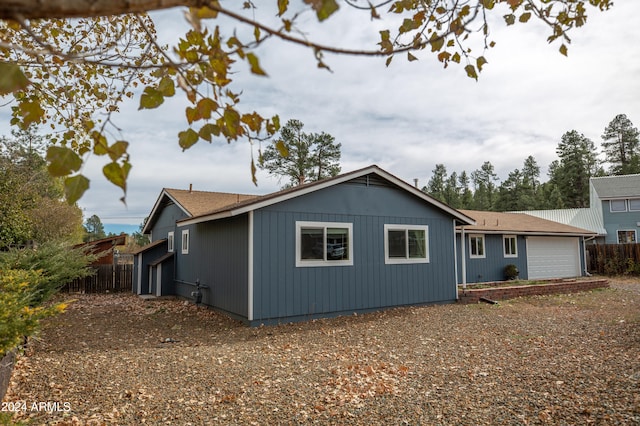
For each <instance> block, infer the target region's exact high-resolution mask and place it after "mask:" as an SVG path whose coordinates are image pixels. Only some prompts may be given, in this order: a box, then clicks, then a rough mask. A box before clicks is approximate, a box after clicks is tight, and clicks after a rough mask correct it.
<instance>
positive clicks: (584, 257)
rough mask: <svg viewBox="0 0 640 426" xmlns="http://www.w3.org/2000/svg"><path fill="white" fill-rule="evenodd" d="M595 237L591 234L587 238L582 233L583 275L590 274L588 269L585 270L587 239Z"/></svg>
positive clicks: (588, 275)
mask: <svg viewBox="0 0 640 426" xmlns="http://www.w3.org/2000/svg"><path fill="white" fill-rule="evenodd" d="M595 239H596V236H595V235H594V236H592V237H589V238H585V237H584V235H583V236H582V258H583V261H584V275H585V276H586V277H590V276H591V274H590V273H589V271H587V241H590V240H595Z"/></svg>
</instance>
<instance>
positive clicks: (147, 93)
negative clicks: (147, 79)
mask: <svg viewBox="0 0 640 426" xmlns="http://www.w3.org/2000/svg"><path fill="white" fill-rule="evenodd" d="M163 102H164V96H162V93H161V92H160V91H158V90H156V89H154V88H153V87H150V86H147V87H145V88H144V92H143V93H142V95H141V96H140V107H139V108H138V110H141V109H153V108H157V107H159V106H160V105H162V103H163Z"/></svg>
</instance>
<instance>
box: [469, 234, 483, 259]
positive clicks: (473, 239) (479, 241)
mask: <svg viewBox="0 0 640 426" xmlns="http://www.w3.org/2000/svg"><path fill="white" fill-rule="evenodd" d="M469 257H471V258H472V259H473V258H484V257H486V256H485V253H484V235H473V234H471V235H469Z"/></svg>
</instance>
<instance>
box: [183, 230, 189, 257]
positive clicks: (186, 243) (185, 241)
mask: <svg viewBox="0 0 640 426" xmlns="http://www.w3.org/2000/svg"><path fill="white" fill-rule="evenodd" d="M182 254H189V230H188V229H185V230H184V231H182Z"/></svg>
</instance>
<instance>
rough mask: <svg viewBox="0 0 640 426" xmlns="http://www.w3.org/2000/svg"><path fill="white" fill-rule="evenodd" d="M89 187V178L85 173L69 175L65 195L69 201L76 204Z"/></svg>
mask: <svg viewBox="0 0 640 426" xmlns="http://www.w3.org/2000/svg"><path fill="white" fill-rule="evenodd" d="M87 189H89V179H87V178H86V177H84V176H83V175H76V176H71V177H68V178H66V179H65V180H64V195H65V197H66V199H67V203H69V204H74V203H75V202H76V201H78V200H79V199H80V198H81V197H82V195H83V194H84V193H85V191H86V190H87Z"/></svg>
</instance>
